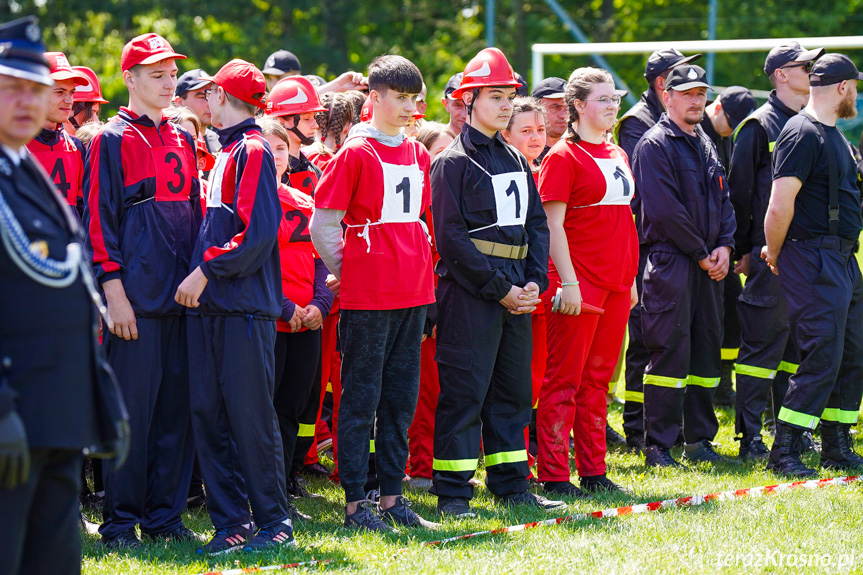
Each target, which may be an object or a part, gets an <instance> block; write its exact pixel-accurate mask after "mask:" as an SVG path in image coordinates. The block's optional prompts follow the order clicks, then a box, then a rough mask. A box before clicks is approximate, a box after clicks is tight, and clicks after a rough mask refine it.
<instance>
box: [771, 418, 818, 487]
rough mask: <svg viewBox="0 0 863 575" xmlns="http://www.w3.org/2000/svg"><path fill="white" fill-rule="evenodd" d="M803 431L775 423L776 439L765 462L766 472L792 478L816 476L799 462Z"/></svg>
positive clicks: (814, 472)
mask: <svg viewBox="0 0 863 575" xmlns="http://www.w3.org/2000/svg"><path fill="white" fill-rule="evenodd" d="M801 435H803V431H802V430H800V429H795V428H792V427H789V426H787V425H785V424H784V423H782V422H780V421H777V422H776V439H775V440H774V441H773V449H772V450H771V451H770V458H769V459H768V461H767V471H772V472H774V473H776V474H777V475H790V476H792V477H813V476H815V475H818V473H817V472H816V471H815V470H814V469H809V468H808V467H806V466H805V465H804V464H803V462H802V461H801V460H800V437H801Z"/></svg>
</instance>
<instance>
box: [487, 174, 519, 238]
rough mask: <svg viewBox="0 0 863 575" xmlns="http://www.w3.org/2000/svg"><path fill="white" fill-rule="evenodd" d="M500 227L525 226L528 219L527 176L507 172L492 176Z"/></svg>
mask: <svg viewBox="0 0 863 575" xmlns="http://www.w3.org/2000/svg"><path fill="white" fill-rule="evenodd" d="M491 185H492V186H493V187H494V205H495V209H496V210H497V225H498V226H523V225H524V222H525V220H526V219H527V217H526V216H527V201H528V196H527V174H526V173H525V172H507V173H505V174H495V175H494V176H491Z"/></svg>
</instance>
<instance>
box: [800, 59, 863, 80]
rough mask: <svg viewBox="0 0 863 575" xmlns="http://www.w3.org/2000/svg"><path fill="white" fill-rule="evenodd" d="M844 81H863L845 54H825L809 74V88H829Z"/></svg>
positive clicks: (862, 76) (861, 75)
mask: <svg viewBox="0 0 863 575" xmlns="http://www.w3.org/2000/svg"><path fill="white" fill-rule="evenodd" d="M844 80H863V74H861V73H860V71H859V70H857V66H855V65H854V62H852V61H851V58H849V57H848V56H846V55H845V54H825V55H824V56H821V57H820V58H818V60H817V61H816V62H815V64H814V65H813V66H812V70H811V71H810V72H809V85H810V86H830V85H831V84H838V83H839V82H842V81H844Z"/></svg>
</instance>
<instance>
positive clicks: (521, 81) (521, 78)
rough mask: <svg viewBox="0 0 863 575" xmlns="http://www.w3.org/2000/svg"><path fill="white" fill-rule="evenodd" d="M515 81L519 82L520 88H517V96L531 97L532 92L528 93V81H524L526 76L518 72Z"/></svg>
mask: <svg viewBox="0 0 863 575" xmlns="http://www.w3.org/2000/svg"><path fill="white" fill-rule="evenodd" d="M515 79H516V80H518V86H516V87H515V95H516V96H520V97H522V98H526V97H528V96H530V92H528V91H527V80H525V79H524V76H522V75H521V74H519V73H517V72H516V73H515Z"/></svg>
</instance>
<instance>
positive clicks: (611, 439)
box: [605, 423, 626, 451]
mask: <svg viewBox="0 0 863 575" xmlns="http://www.w3.org/2000/svg"><path fill="white" fill-rule="evenodd" d="M605 447H606V449H608V450H609V451H611V450H613V449H626V440H625V439H624V438H623V436H622V435H620V434H619V433H618V432H617V431H615V429H614V428H613V427H611V424H609V423H606V424H605Z"/></svg>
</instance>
